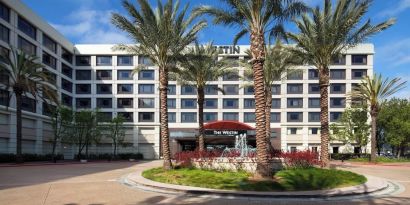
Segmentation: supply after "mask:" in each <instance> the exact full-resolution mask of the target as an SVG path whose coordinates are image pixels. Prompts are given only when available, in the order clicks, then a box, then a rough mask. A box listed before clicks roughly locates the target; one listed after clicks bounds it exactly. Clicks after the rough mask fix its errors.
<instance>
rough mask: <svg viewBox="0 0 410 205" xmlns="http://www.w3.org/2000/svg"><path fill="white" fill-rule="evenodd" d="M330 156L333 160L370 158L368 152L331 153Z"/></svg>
mask: <svg viewBox="0 0 410 205" xmlns="http://www.w3.org/2000/svg"><path fill="white" fill-rule="evenodd" d="M330 158H331V159H334V160H349V159H355V158H370V154H359V153H332V154H330Z"/></svg>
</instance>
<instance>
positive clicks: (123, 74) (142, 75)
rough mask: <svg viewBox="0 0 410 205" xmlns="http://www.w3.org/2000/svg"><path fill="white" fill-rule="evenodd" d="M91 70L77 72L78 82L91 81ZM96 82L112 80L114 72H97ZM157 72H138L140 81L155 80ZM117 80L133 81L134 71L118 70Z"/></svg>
mask: <svg viewBox="0 0 410 205" xmlns="http://www.w3.org/2000/svg"><path fill="white" fill-rule="evenodd" d="M91 73H92V71H91V70H76V77H75V78H76V80H91ZM95 74H96V77H95V79H96V80H112V70H97V71H95ZM154 79H155V72H154V71H153V70H142V71H140V72H138V80H154ZM117 80H133V73H132V70H118V71H117Z"/></svg>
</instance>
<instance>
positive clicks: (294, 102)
mask: <svg viewBox="0 0 410 205" xmlns="http://www.w3.org/2000/svg"><path fill="white" fill-rule="evenodd" d="M302 107H303V98H288V108H302Z"/></svg>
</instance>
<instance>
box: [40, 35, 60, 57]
mask: <svg viewBox="0 0 410 205" xmlns="http://www.w3.org/2000/svg"><path fill="white" fill-rule="evenodd" d="M43 46H44V47H46V48H48V49H49V50H50V51H53V52H54V53H57V43H56V42H55V41H54V40H53V39H51V38H50V37H49V36H47V35H46V34H44V33H43Z"/></svg>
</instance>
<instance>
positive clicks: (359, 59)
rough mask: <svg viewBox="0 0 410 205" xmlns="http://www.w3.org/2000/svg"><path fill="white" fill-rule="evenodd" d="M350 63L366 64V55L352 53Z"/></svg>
mask: <svg viewBox="0 0 410 205" xmlns="http://www.w3.org/2000/svg"><path fill="white" fill-rule="evenodd" d="M352 65H367V55H352Z"/></svg>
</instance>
